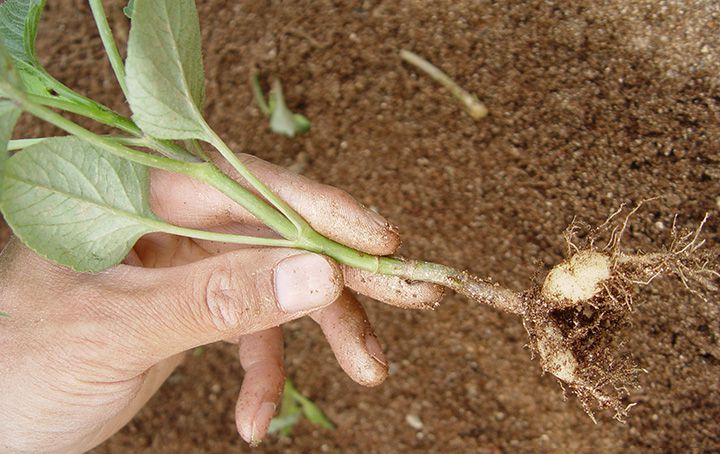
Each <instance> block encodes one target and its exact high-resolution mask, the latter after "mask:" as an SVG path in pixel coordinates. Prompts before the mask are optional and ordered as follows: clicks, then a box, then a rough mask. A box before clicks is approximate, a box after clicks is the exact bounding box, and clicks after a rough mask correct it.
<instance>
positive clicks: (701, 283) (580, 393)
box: [522, 201, 720, 421]
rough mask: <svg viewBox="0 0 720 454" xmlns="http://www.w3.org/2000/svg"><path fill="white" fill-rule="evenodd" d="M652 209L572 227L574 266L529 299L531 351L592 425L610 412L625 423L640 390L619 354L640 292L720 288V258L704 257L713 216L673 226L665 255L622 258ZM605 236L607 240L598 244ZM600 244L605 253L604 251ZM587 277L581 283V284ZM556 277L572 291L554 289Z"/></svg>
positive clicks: (566, 265) (569, 263) (561, 269)
mask: <svg viewBox="0 0 720 454" xmlns="http://www.w3.org/2000/svg"><path fill="white" fill-rule="evenodd" d="M645 202H647V201H643V202H641V203H640V204H638V205H637V206H636V207H635V208H633V209H632V210H630V211H629V212H628V213H627V214H626V215H625V216H623V217H621V214H622V213H623V211H626V210H625V209H624V207H621V208H620V209H618V210H617V211H616V212H614V213H612V214H611V215H610V217H609V218H608V219H607V220H606V221H605V223H603V224H602V225H601V226H599V227H597V228H595V229H591V228H588V227H586V226H581V225H580V224H579V223H577V222H576V221H573V223H572V224H571V226H570V227H569V228H568V229H567V231H566V232H565V240H566V244H567V250H568V255H569V258H568V259H567V260H566V261H565V262H563V263H562V264H560V265H558V266H556V267H555V268H553V270H552V271H551V272H550V273H549V274H548V278H547V279H546V282H545V285H543V287H542V288H541V287H540V286H536V287H535V288H533V289H531V290H529V291H527V292H525V293H524V294H523V297H522V301H523V311H522V314H523V315H522V316H523V325H524V326H525V329H526V330H527V331H528V334H529V336H530V340H531V342H530V347H531V349H532V351H533V352H534V353H537V354H538V356H539V358H540V363H541V365H542V368H543V370H544V371H545V372H548V373H551V374H553V375H554V376H555V377H556V378H558V379H559V380H560V381H561V382H562V383H563V385H564V388H565V387H567V388H569V389H570V391H572V392H573V393H574V394H575V395H577V397H578V399H579V400H580V402H581V404H582V406H583V408H584V409H585V411H586V412H587V413H588V415H589V416H590V418H591V419H593V421H595V416H594V415H595V411H596V410H599V409H600V410H601V409H605V408H608V409H611V410H613V411H614V413H615V418H616V419H618V420H620V421H624V420H625V418H626V417H627V414H628V411H629V410H630V408H632V406H633V405H634V403H632V402H627V397H628V394H629V393H628V389H630V388H632V387H633V386H635V384H636V383H637V376H638V374H639V373H640V372H643V370H642V369H640V368H638V367H637V365H636V364H635V362H634V361H633V360H632V359H631V358H630V357H629V356H622V355H620V354H619V353H618V352H619V351H621V350H622V342H621V341H620V340H619V339H620V332H621V330H622V329H624V328H626V327H627V325H628V324H629V322H628V314H629V313H630V312H631V311H632V310H633V297H634V295H636V294H637V293H638V289H639V288H641V287H643V286H647V285H650V284H651V283H652V282H653V281H654V280H655V279H657V278H659V277H661V276H675V277H676V278H677V279H678V280H679V281H680V282H681V283H682V285H683V286H684V287H685V288H686V289H688V290H689V291H691V292H692V293H693V294H695V295H697V296H699V297H701V298H705V297H706V296H705V295H706V294H707V293H708V292H709V291H717V290H718V288H719V287H720V285H718V282H719V281H720V273H719V272H718V268H717V266H718V265H717V263H718V261H717V257H716V256H715V257H714V256H711V253H710V252H709V251H707V250H701V247H702V246H703V245H704V240H702V239H701V232H702V229H703V227H704V225H705V223H706V221H707V216H705V218H704V219H703V220H702V222H701V223H700V225H699V226H698V227H697V228H696V229H694V230H691V231H682V230H681V229H679V228H677V220H676V219H674V220H673V228H672V229H671V232H670V244H669V246H668V247H667V248H666V249H665V250H661V251H658V252H652V253H642V252H639V253H628V252H625V251H623V250H621V243H622V239H623V237H624V235H625V232H626V231H627V228H628V225H629V222H630V219H631V217H632V216H633V215H635V214H636V213H637V211H638V210H639V209H640V207H641V206H642V205H643V203H645ZM580 231H584V232H589V233H588V234H587V235H586V236H585V238H584V240H583V241H580V240H579V232H580ZM603 236H607V237H608V239H607V240H606V241H602V242H600V241H598V240H599V239H600V238H602V237H603ZM598 243H600V244H603V245H604V246H603V247H601V248H598V247H596V244H598ZM601 257H605V258H606V259H604V260H605V261H603V259H601ZM586 264H590V265H588V266H585V265H586ZM583 266H585V268H583ZM603 267H606V268H603ZM588 270H589V271H588ZM606 272H607V275H608V276H607V278H605V277H604V276H605V275H606ZM580 274H582V276H581V277H582V279H580V278H578V275H580ZM551 276H552V277H554V278H558V277H559V278H562V279H555V280H557V281H558V282H568V283H569V284H563V285H560V284H557V283H554V280H553V279H551ZM574 278H577V279H576V281H573V280H572V279H574ZM549 282H550V284H549ZM574 282H577V283H576V284H575V283H574ZM558 295H565V296H564V297H559V296H558Z"/></svg>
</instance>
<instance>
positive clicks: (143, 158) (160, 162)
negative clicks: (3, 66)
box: [5, 89, 201, 175]
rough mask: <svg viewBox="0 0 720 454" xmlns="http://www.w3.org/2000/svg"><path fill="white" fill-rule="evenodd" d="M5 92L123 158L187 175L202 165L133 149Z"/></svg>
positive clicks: (42, 116)
mask: <svg viewBox="0 0 720 454" xmlns="http://www.w3.org/2000/svg"><path fill="white" fill-rule="evenodd" d="M5 93H6V95H7V96H9V97H11V98H12V99H13V100H14V101H15V102H17V104H18V105H19V107H20V108H21V109H23V110H24V111H26V112H28V113H30V114H32V115H34V116H36V117H38V118H39V119H41V120H44V121H46V122H48V123H50V124H53V125H55V126H57V127H58V128H60V129H62V130H63V131H65V132H67V133H69V134H72V135H74V136H77V137H79V138H81V139H83V140H85V141H87V142H88V143H91V144H93V145H96V146H98V147H101V148H103V149H105V150H107V151H108V152H110V153H112V154H114V155H116V156H119V157H121V158H125V159H128V160H130V161H133V162H137V163H138V164H142V165H146V166H148V167H154V168H157V169H163V170H168V171H171V172H177V173H182V174H186V175H189V174H192V172H193V170H194V169H193V166H198V165H201V164H197V163H190V162H185V161H179V160H176V159H171V158H166V157H164V156H156V155H152V154H149V153H144V152H142V151H137V150H133V149H132V148H128V147H126V146H124V145H121V144H119V143H117V142H115V141H114V140H112V139H110V138H107V137H103V136H101V135H98V134H95V133H94V132H91V131H90V130H88V129H85V128H83V127H82V126H80V125H78V124H77V123H74V122H73V121H71V120H68V119H67V118H65V117H63V116H62V115H60V114H58V113H55V112H54V111H52V110H51V109H49V108H47V107H45V106H43V105H40V104H36V103H35V102H33V101H32V100H31V98H30V97H28V96H25V95H24V94H22V93H21V92H19V91H17V90H16V89H10V90H5Z"/></svg>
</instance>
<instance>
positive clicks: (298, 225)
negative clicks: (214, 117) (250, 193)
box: [205, 124, 314, 238]
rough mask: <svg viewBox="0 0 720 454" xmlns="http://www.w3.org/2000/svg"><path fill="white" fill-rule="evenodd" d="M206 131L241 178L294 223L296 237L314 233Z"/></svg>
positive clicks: (213, 134) (208, 127) (211, 141)
mask: <svg viewBox="0 0 720 454" xmlns="http://www.w3.org/2000/svg"><path fill="white" fill-rule="evenodd" d="M205 130H206V133H207V134H208V139H209V142H210V144H211V145H212V146H213V147H215V148H216V149H217V150H218V151H219V152H220V154H221V155H222V156H223V157H224V158H225V159H226V160H227V161H228V163H230V165H231V166H232V167H233V168H234V169H235V170H236V171H237V172H238V173H239V174H240V176H241V177H243V178H244V179H245V180H246V181H247V182H248V184H249V185H250V186H252V187H253V188H255V190H257V191H258V192H259V193H260V195H261V196H262V197H264V198H265V200H267V201H268V202H269V203H271V204H272V205H273V206H274V207H275V208H277V209H278V210H279V211H280V212H281V213H282V214H283V215H284V216H285V217H286V218H287V219H288V220H290V222H292V223H293V225H294V226H295V229H296V234H295V237H297V236H302V235H303V233H304V232H311V231H313V232H314V230H313V229H312V227H310V225H309V224H308V223H307V221H305V219H304V218H303V217H302V216H300V215H299V214H298V213H297V212H296V211H295V210H293V209H292V207H290V205H288V204H287V203H286V202H285V201H284V200H283V199H281V198H280V197H278V196H277V195H276V194H275V193H274V192H272V190H270V188H268V187H267V186H266V185H265V183H263V182H262V181H260V180H259V179H258V178H257V177H256V176H255V175H254V174H253V173H252V172H251V171H250V169H248V168H247V166H246V165H245V164H244V163H243V162H242V161H240V159H239V158H238V157H237V156H235V153H234V152H233V151H232V150H231V149H230V148H229V147H228V146H227V144H226V143H225V142H224V141H223V140H222V139H221V138H220V136H218V135H217V134H216V133H215V131H213V129H212V128H210V126H208V125H207V124H206V125H205ZM278 233H280V232H278ZM283 236H285V235H283ZM286 238H288V237H286Z"/></svg>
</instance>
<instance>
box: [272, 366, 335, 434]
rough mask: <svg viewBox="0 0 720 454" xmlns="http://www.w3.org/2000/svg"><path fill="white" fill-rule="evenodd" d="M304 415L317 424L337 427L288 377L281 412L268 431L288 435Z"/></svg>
mask: <svg viewBox="0 0 720 454" xmlns="http://www.w3.org/2000/svg"><path fill="white" fill-rule="evenodd" d="M303 416H305V418H306V419H307V420H308V421H310V423H312V424H314V425H316V426H319V427H323V428H325V429H334V428H335V425H334V424H333V423H332V422H331V421H330V419H328V417H327V416H325V414H324V413H323V412H322V410H320V408H319V407H318V406H317V405H315V404H314V403H313V402H312V401H311V400H310V399H308V398H307V397H305V396H303V395H302V393H301V392H300V391H298V390H297V388H296V387H295V385H294V384H293V382H292V380H290V379H289V378H288V379H286V380H285V387H284V389H283V397H282V401H281V402H280V412H279V413H278V415H277V416H276V417H274V418H273V419H272V421H270V426H269V427H268V433H271V434H272V433H277V434H279V435H280V436H283V437H287V436H289V435H290V434H291V433H292V430H293V427H295V425H296V424H297V423H299V422H300V420H301V419H302V417H303Z"/></svg>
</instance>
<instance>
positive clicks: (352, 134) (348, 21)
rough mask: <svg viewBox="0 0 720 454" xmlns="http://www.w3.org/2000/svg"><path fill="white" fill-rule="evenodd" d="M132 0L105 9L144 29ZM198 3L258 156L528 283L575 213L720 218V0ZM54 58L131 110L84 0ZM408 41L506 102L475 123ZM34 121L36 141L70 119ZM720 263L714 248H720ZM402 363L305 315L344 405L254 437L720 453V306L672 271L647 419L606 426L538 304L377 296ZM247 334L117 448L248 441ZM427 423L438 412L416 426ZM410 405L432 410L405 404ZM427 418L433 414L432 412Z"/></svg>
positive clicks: (656, 309) (214, 113) (318, 397)
mask: <svg viewBox="0 0 720 454" xmlns="http://www.w3.org/2000/svg"><path fill="white" fill-rule="evenodd" d="M122 3H123V2H122V1H121V0H113V1H108V2H107V7H108V8H109V9H111V10H112V16H111V24H112V26H113V27H114V28H115V29H116V32H117V33H118V35H119V36H120V37H121V41H123V46H124V41H125V39H126V37H127V30H128V23H127V20H126V19H125V18H124V16H122V13H121V12H120V7H121V6H122ZM198 3H199V10H200V16H201V23H202V28H203V36H204V43H203V46H204V52H205V65H206V74H207V100H208V101H207V105H206V112H207V114H208V117H209V122H210V124H211V125H213V126H214V127H216V128H217V130H218V131H219V133H220V134H221V135H222V136H223V137H224V138H226V139H227V140H228V142H229V143H230V144H231V145H232V146H233V147H234V149H236V150H237V151H245V152H249V153H253V154H256V155H258V156H260V157H262V158H264V159H267V160H269V161H272V162H275V163H278V164H281V165H285V166H292V167H293V169H294V170H296V171H299V172H302V173H303V174H305V175H307V176H309V177H311V178H315V179H318V180H321V181H323V182H325V183H329V184H332V185H335V186H338V187H341V188H343V189H346V190H348V191H350V192H351V193H352V194H353V195H355V196H356V197H357V198H358V199H359V200H361V201H362V202H363V203H365V204H366V205H369V206H372V207H374V208H377V209H378V210H379V211H380V212H381V213H383V214H384V215H386V216H387V217H388V218H389V219H390V220H391V221H392V222H393V223H395V224H397V225H399V226H400V227H401V230H402V234H403V237H404V246H403V249H402V254H403V255H405V256H411V257H417V258H425V259H430V260H435V261H440V262H445V263H448V264H450V265H454V266H457V267H464V268H468V269H471V270H473V271H475V272H477V273H478V274H480V275H481V276H491V277H492V278H493V279H495V280H497V281H499V282H500V283H502V284H503V285H505V286H508V287H510V288H512V289H516V290H521V289H525V288H527V287H529V286H530V285H531V284H532V282H533V279H538V278H541V277H542V276H543V275H544V273H545V272H546V271H547V270H548V269H549V267H550V266H551V265H553V264H555V263H558V262H559V261H560V260H561V259H562V258H563V251H564V247H565V244H564V240H563V238H562V233H563V230H564V229H565V228H566V227H567V226H568V224H570V223H571V222H572V220H573V219H574V218H577V219H580V220H583V221H586V222H589V223H591V224H596V225H597V224H600V223H602V222H603V221H604V220H605V218H606V217H607V216H608V215H609V214H610V213H611V212H613V211H615V209H617V208H618V207H619V205H620V204H622V203H627V204H634V203H637V202H638V201H640V200H643V199H647V198H650V197H655V196H662V197H663V198H662V199H661V200H659V201H655V202H652V203H651V204H649V205H648V206H647V207H646V208H644V209H643V210H641V211H640V213H638V215H637V216H636V217H635V222H634V223H633V224H632V226H631V228H630V230H629V233H628V237H627V238H626V240H625V246H626V247H628V248H643V249H645V250H649V249H652V248H653V245H656V246H657V245H662V244H666V243H667V241H668V240H669V230H670V226H671V224H672V221H673V216H674V215H678V222H679V223H680V224H681V225H685V226H688V227H692V226H696V225H697V224H698V223H699V222H700V221H701V220H702V218H703V216H704V215H705V213H710V215H711V218H710V220H709V222H708V223H707V225H706V228H705V230H704V235H705V237H706V238H707V244H708V246H709V247H717V246H718V230H719V228H720V223H719V222H718V219H720V121H719V120H720V118H719V116H720V38H718V37H719V36H720V3H718V2H711V1H702V0H695V1H691V0H662V1H658V0H608V1H604V2H596V1H593V0H581V1H545V0H542V1H541V0H533V1H525V0H507V1H503V2H494V1H484V0H483V1H477V0H467V1H464V0H442V1H434V2H425V1H395V0H384V1H376V0H372V1H369V0H368V1H357V2H350V1H329V0H323V1H317V0H298V1H295V2H271V1H246V2H237V1H230V0H227V1H223V0H212V1H210V0H208V1H201V2H198ZM44 20H45V21H46V23H45V25H44V26H43V27H42V28H41V35H40V55H41V57H42V60H43V61H45V62H47V64H48V66H49V68H50V69H51V72H52V73H53V74H55V75H56V76H57V77H58V78H60V79H61V80H62V81H64V82H65V83H66V84H68V85H69V86H71V87H74V88H77V89H78V90H79V91H80V92H83V93H85V94H87V95H89V96H91V97H94V98H97V99H99V100H100V101H102V102H104V103H107V104H109V105H111V106H113V107H115V108H117V109H120V110H121V111H123V112H127V108H126V106H125V105H124V104H123V103H122V100H121V97H120V91H119V89H118V88H117V87H116V84H115V81H114V79H113V77H112V73H111V70H110V66H109V64H107V63H106V62H105V60H104V59H103V53H102V46H101V44H100V40H99V37H98V35H97V33H96V31H95V29H94V24H93V21H92V17H91V14H90V11H89V8H88V7H87V5H86V2H84V1H81V0H72V1H71V0H66V1H62V2H54V1H51V2H49V5H48V7H47V14H46V15H45V19H44ZM403 48H407V49H410V50H413V51H414V52H417V53H419V54H421V55H423V56H425V57H426V58H428V59H429V60H430V61H432V62H434V63H436V64H437V65H438V66H440V67H441V68H442V69H444V70H445V71H446V72H447V73H448V74H450V75H451V76H452V77H453V78H455V80H456V81H458V82H459V83H460V84H461V85H462V86H464V87H465V88H467V89H468V90H469V91H472V92H474V93H477V94H478V95H479V97H480V98H481V99H482V100H483V101H485V102H486V104H487V106H488V108H489V110H490V116H489V117H488V118H486V119H484V120H481V121H473V120H472V119H471V118H470V117H469V116H468V115H467V114H466V113H464V112H463V111H462V110H461V109H460V108H459V106H458V103H457V102H456V101H455V100H454V99H453V98H452V97H450V96H449V95H448V93H447V92H445V91H444V90H442V89H441V88H439V87H438V85H436V84H435V83H434V82H433V81H432V80H430V79H429V78H428V77H426V76H424V75H421V74H419V73H418V72H416V71H415V70H413V69H412V68H410V67H408V66H406V65H403V64H402V63H401V62H400V58H399V57H398V51H399V50H400V49H403ZM253 67H257V68H259V69H260V71H261V73H262V74H263V75H264V76H266V77H270V76H275V77H279V78H280V79H281V80H282V81H283V84H284V86H285V91H286V98H287V100H288V103H289V105H290V106H291V108H293V109H295V110H297V111H300V112H303V113H304V114H306V115H307V116H308V117H309V118H310V119H311V120H312V123H313V129H312V131H311V132H310V133H309V134H307V135H304V136H301V137H299V138H296V139H294V140H289V139H285V138H283V137H280V136H277V135H274V134H271V133H270V132H269V130H268V127H267V122H266V120H265V119H264V118H263V117H262V116H261V115H260V113H259V112H258V110H257V108H256V107H255V106H254V103H253V101H252V95H251V92H250V88H249V85H248V82H247V81H248V76H249V73H250V71H251V69H252V68H253ZM54 132H55V131H53V130H52V129H51V128H48V127H46V126H42V125H39V124H38V123H37V122H34V121H32V120H23V121H22V122H21V124H20V128H19V129H18V131H17V134H16V135H17V136H18V137H19V136H24V137H27V136H34V135H41V134H42V135H46V134H51V133H54ZM716 257H717V256H716ZM365 303H366V308H367V310H368V313H369V316H370V319H371V321H372V322H373V323H374V325H375V326H376V328H377V331H378V334H379V335H380V337H381V339H382V342H383V345H384V346H385V347H386V349H387V357H388V359H389V361H390V363H391V370H392V375H391V376H390V378H389V379H388V380H387V381H386V383H385V384H383V385H382V386H380V387H378V388H374V389H365V388H362V387H360V386H359V385H356V384H354V383H353V382H351V381H350V380H349V379H348V378H347V377H345V376H344V375H343V373H342V371H341V370H340V368H339V367H338V366H337V365H336V363H335V361H334V359H333V356H332V353H331V351H330V349H329V347H328V346H327V345H326V343H325V342H324V340H323V338H322V335H321V333H320V330H319V329H318V328H317V326H314V324H313V323H312V321H310V320H301V321H299V322H296V323H292V324H290V325H289V326H287V329H286V344H287V351H286V364H287V370H288V372H289V374H290V375H291V376H292V377H294V379H295V381H296V384H297V386H298V388H299V389H300V390H301V391H302V392H303V393H305V394H306V395H307V396H308V397H310V398H311V399H313V400H314V401H315V402H316V403H317V404H318V405H320V406H321V407H322V408H323V409H324V410H325V411H326V412H327V414H328V415H329V416H330V417H331V418H332V419H333V421H335V423H336V424H337V426H338V428H337V430H334V431H329V430H324V429H318V428H315V427H313V426H311V425H309V424H307V423H306V422H303V423H301V424H299V425H298V426H297V427H296V430H295V432H294V434H293V436H292V437H291V438H288V439H277V438H273V437H271V438H270V439H269V440H268V441H266V442H265V443H263V445H262V446H261V447H260V448H258V449H256V450H255V451H256V452H302V453H304V452H340V451H342V452H415V451H417V452H499V451H508V452H530V451H532V452H549V451H558V452H628V451H631V450H632V451H633V452H640V451H647V452H659V451H666V452H668V451H674V452H701V451H705V452H709V451H718V450H720V428H719V427H718V421H720V345H718V339H719V338H720V321H719V320H720V318H719V317H718V316H719V313H718V312H720V309H719V306H718V300H717V296H716V295H710V297H709V298H708V299H707V300H703V299H701V298H698V297H695V296H693V295H692V294H690V293H689V292H687V291H684V290H682V289H679V288H678V286H677V285H676V283H675V282H671V281H669V280H661V281H658V282H657V283H656V284H655V285H653V286H652V287H650V288H649V289H646V290H645V291H643V292H642V293H641V294H640V295H639V296H637V297H636V298H635V307H634V311H633V313H632V314H631V317H630V322H631V326H630V327H629V328H627V329H626V330H625V331H623V335H624V336H625V339H626V340H625V345H624V348H625V349H626V350H627V351H628V352H632V353H633V355H634V356H635V358H636V360H637V361H638V363H639V365H640V366H641V367H642V368H644V369H645V370H646V371H647V373H643V374H641V376H640V386H639V388H637V389H633V390H631V393H630V394H631V396H630V397H631V400H632V401H634V402H637V406H636V407H634V408H633V409H632V410H631V412H630V418H629V419H628V421H627V423H626V424H621V423H619V422H617V421H615V420H613V419H612V414H611V413H602V414H600V415H598V424H597V425H595V424H593V423H592V421H591V420H590V418H589V417H588V416H586V415H585V414H584V413H583V411H582V409H581V407H580V405H579V403H578V402H577V400H576V399H574V398H573V397H571V396H568V399H564V398H563V390H562V389H561V387H560V386H559V384H558V383H557V381H556V380H555V379H553V378H552V377H551V376H548V375H542V373H541V370H540V368H539V365H538V363H537V361H536V360H532V359H531V358H530V355H529V351H528V350H527V349H526V348H525V343H526V341H527V336H526V333H525V330H524V328H523V326H522V324H521V323H520V321H519V319H517V318H515V317H512V316H506V315H503V314H500V313H497V312H494V311H493V310H491V309H489V308H486V307H476V306H472V305H469V304H468V302H467V301H465V300H463V299H461V298H459V297H457V296H448V297H447V298H446V300H445V301H444V303H443V304H442V305H441V306H440V307H439V308H438V309H437V310H436V311H429V312H415V313H411V312H403V311H401V310H399V309H395V308H391V307H387V306H383V305H381V304H378V303H375V302H371V301H367V300H365ZM241 380H242V370H241V368H240V365H239V363H238V361H237V359H236V355H235V352H234V348H233V347H232V346H229V345H212V346H210V347H209V348H208V349H207V351H206V352H205V353H204V354H203V355H201V356H189V357H188V359H187V362H186V363H185V365H183V366H182V367H180V368H179V369H178V370H177V371H176V372H175V374H174V375H173V376H172V377H171V378H170V379H169V381H168V383H167V384H166V385H165V386H164V387H163V388H162V389H161V390H160V392H159V393H158V394H157V396H156V397H155V398H154V399H153V400H152V401H151V402H150V403H149V405H148V406H147V407H146V408H145V409H144V410H143V411H142V412H141V413H140V414H139V415H138V416H137V417H136V418H135V419H134V420H133V421H132V422H131V423H130V424H129V425H128V426H127V427H126V428H125V429H123V430H122V431H121V432H120V433H119V434H117V435H116V436H114V437H113V438H112V439H111V440H109V441H108V442H107V443H105V444H104V445H102V446H100V447H99V448H97V449H96V451H95V452H97V453H116V452H117V453H120V452H137V453H144V452H147V453H150V452H153V453H158V452H207V453H215V452H217V453H220V452H236V451H244V450H248V449H249V448H247V446H246V445H244V443H243V442H242V441H241V439H240V438H239V437H238V435H237V433H236V432H235V426H234V421H233V409H234V405H235V399H236V396H237V393H238V390H239V386H240V382H241ZM416 418H417V419H419V420H420V421H421V423H422V427H421V428H419V427H420V425H419V424H417V421H416V420H415V419H416ZM408 419H409V420H410V421H411V422H413V425H414V426H415V428H414V427H412V426H411V425H410V424H409V423H408V422H407V420H408ZM418 428H419V429H418Z"/></svg>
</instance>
